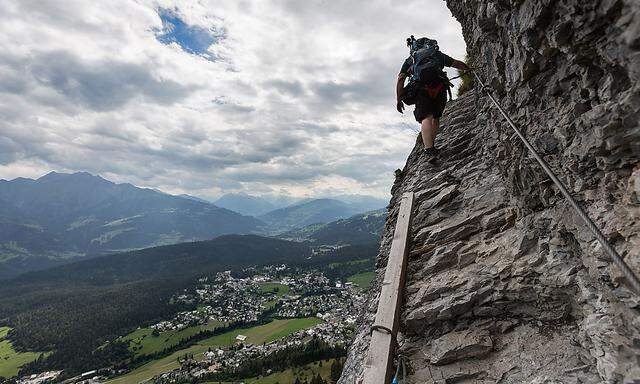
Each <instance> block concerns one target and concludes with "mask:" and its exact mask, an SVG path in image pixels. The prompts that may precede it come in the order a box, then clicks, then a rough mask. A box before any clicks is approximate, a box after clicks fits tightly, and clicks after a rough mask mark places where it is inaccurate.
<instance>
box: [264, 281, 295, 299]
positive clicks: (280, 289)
mask: <svg viewBox="0 0 640 384" xmlns="http://www.w3.org/2000/svg"><path fill="white" fill-rule="evenodd" d="M259 286H260V292H262V293H271V292H274V291H275V293H276V294H277V295H278V296H283V295H284V294H287V293H289V286H287V285H284V284H280V283H260V284H259Z"/></svg>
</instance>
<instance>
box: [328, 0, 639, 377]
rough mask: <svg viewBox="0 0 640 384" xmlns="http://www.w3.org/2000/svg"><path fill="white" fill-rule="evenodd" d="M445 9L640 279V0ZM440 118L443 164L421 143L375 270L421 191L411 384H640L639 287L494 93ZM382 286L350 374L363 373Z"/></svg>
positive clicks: (400, 185) (405, 311) (455, 105)
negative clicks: (516, 130)
mask: <svg viewBox="0 0 640 384" xmlns="http://www.w3.org/2000/svg"><path fill="white" fill-rule="evenodd" d="M446 2H447V5H448V7H449V8H450V10H451V12H452V13H453V15H454V16H455V17H456V18H457V19H458V20H459V21H460V24H461V25H462V30H463V34H464V37H465V40H466V42H467V50H468V54H469V57H470V58H471V61H472V63H473V64H475V65H476V66H477V67H478V68H480V70H479V71H480V76H482V77H483V78H484V79H485V81H486V83H487V84H489V85H491V88H492V89H491V92H492V93H493V95H494V96H495V97H496V98H497V99H498V100H499V102H500V103H501V105H502V106H503V107H504V109H505V110H506V111H507V113H509V114H510V115H511V116H512V118H513V119H514V120H515V121H516V123H517V124H518V125H519V126H520V128H521V129H522V130H523V132H524V134H525V135H526V136H527V138H528V139H529V141H530V142H531V143H533V144H534V145H535V146H536V147H537V148H538V149H539V152H540V153H541V155H542V156H544V158H545V160H546V161H547V162H548V163H549V164H550V166H551V167H552V168H553V169H554V170H555V171H556V172H557V173H558V175H559V177H560V178H561V179H562V180H564V181H565V182H566V184H567V186H568V188H569V189H570V190H571V191H573V194H574V196H575V198H576V199H577V200H578V201H579V204H580V205H582V206H583V208H584V209H585V210H586V211H587V212H588V214H589V215H590V216H591V217H592V218H593V219H594V221H595V222H596V224H597V225H598V226H599V227H600V228H602V230H603V232H604V233H605V236H607V237H608V238H609V239H610V241H611V243H612V245H613V246H614V247H615V248H616V249H617V251H618V252H619V253H620V254H621V255H623V257H624V258H625V260H626V261H627V263H628V264H629V265H630V267H631V268H632V269H634V270H635V271H636V273H637V274H640V254H639V253H638V249H640V123H639V119H640V81H639V80H640V27H639V26H640V2H639V1H637V0H580V1H578V0H559V1H553V0H519V1H496V0H488V1H485V0H464V1H461V0H447V1H446ZM442 48H443V50H445V51H446V47H442ZM441 127H442V130H441V133H440V134H439V135H438V138H437V140H436V145H437V146H438V148H440V149H441V151H440V158H439V161H438V162H436V163H435V164H431V163H428V162H427V161H426V160H425V158H424V155H423V154H422V144H421V141H420V138H418V139H417V140H416V146H415V148H414V149H413V151H412V152H411V154H409V156H408V158H407V162H406V165H405V167H404V169H403V170H402V172H401V177H399V178H398V179H397V180H396V181H395V183H394V185H393V188H392V191H391V192H392V198H391V202H390V205H389V216H388V219H387V225H386V227H385V232H384V235H383V240H382V244H381V248H380V254H379V257H378V260H377V267H378V270H377V273H378V275H379V276H382V275H383V274H384V270H385V268H384V267H385V265H386V259H387V256H388V253H389V248H390V245H391V241H392V237H393V229H394V223H395V218H396V216H397V212H398V209H399V200H400V197H401V196H402V194H403V193H404V192H408V191H413V192H414V193H415V196H416V204H415V211H414V212H413V221H412V228H411V237H412V238H411V240H412V241H411V249H410V253H409V265H408V268H407V276H406V289H405V291H404V301H403V302H404V305H403V307H402V308H401V318H400V329H401V331H402V333H403V340H404V342H403V345H402V351H401V352H402V353H403V354H404V355H405V356H407V358H408V362H409V366H410V375H409V377H408V383H452V382H461V383H466V382H469V383H471V382H477V383H497V382H499V383H501V384H505V383H560V382H562V383H589V384H591V383H593V384H595V383H632V382H640V370H639V369H638V361H640V346H639V344H638V340H640V320H639V319H640V315H639V313H640V312H639V311H640V297H639V296H638V295H636V294H634V293H633V292H631V291H630V290H629V289H628V288H627V286H626V283H625V279H624V276H622V275H621V274H620V272H619V271H618V270H617V267H615V266H614V265H613V264H612V263H611V261H610V260H609V259H608V257H607V256H606V255H605V254H603V252H602V250H601V248H600V246H599V245H598V243H597V242H596V241H595V239H594V237H593V235H592V234H591V233H590V232H589V231H588V230H587V229H586V228H585V226H584V224H583V223H582V222H581V221H580V219H579V218H578V216H577V215H576V214H575V212H573V210H572V209H571V208H570V207H569V206H568V204H567V203H566V202H565V201H564V198H563V196H562V195H561V194H560V193H559V191H558V189H557V187H556V186H555V185H554V184H553V182H551V180H550V179H549V177H548V176H547V175H546V174H545V173H544V172H543V170H542V169H541V168H540V166H539V165H538V164H537V163H536V161H535V160H534V159H533V158H532V157H531V155H530V154H529V153H528V151H527V149H526V148H525V147H524V146H523V144H522V143H521V142H520V140H519V139H518V137H517V136H515V135H514V134H513V132H512V131H511V129H510V128H509V126H508V125H507V124H506V123H505V122H504V120H503V118H502V116H501V115H500V114H499V113H498V111H497V110H496V109H495V108H494V107H493V106H492V105H491V102H490V101H489V99H488V98H487V97H486V96H485V95H483V94H482V92H480V90H478V89H475V90H473V91H471V92H469V93H467V94H466V95H464V96H462V97H460V98H458V99H457V100H454V101H453V102H450V103H449V104H448V105H447V109H446V110H445V114H444V115H443V117H442V120H441ZM380 281H381V279H380V278H378V279H377V281H376V283H374V285H373V286H372V289H371V290H370V292H371V297H370V299H369V301H368V303H367V308H366V310H363V311H362V316H361V318H360V319H359V322H358V329H357V331H356V335H355V337H354V342H353V344H352V345H351V346H350V348H349V357H348V359H347V362H346V365H345V369H344V371H343V376H342V378H341V379H340V383H341V384H343V383H344V384H346V383H348V384H352V383H354V382H357V378H358V377H359V375H360V373H361V371H362V368H363V361H364V359H365V358H366V353H367V348H368V345H367V343H368V340H369V339H368V333H369V327H370V324H371V323H372V320H373V316H374V311H375V308H376V305H377V291H378V290H379V284H380ZM489 335H490V336H489Z"/></svg>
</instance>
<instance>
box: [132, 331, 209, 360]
mask: <svg viewBox="0 0 640 384" xmlns="http://www.w3.org/2000/svg"><path fill="white" fill-rule="evenodd" d="M201 329H202V327H200V326H195V327H188V328H185V329H182V330H179V331H165V332H160V335H159V336H153V335H152V334H151V333H152V332H153V329H151V328H141V329H137V330H135V331H133V332H131V333H130V334H128V335H126V336H123V337H122V338H121V339H120V340H122V341H125V342H126V341H128V342H129V350H131V351H132V352H134V353H135V355H136V356H142V355H149V354H152V353H155V352H159V351H162V350H163V349H165V348H168V347H172V346H174V345H176V344H178V343H179V342H180V341H182V340H183V339H186V338H188V337H191V336H193V335H195V334H196V333H198V332H200V330H201Z"/></svg>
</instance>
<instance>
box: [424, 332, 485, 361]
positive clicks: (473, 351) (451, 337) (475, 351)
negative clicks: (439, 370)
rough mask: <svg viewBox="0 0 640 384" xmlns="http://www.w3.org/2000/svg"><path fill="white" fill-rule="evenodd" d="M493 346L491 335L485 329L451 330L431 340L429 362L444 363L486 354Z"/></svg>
mask: <svg viewBox="0 0 640 384" xmlns="http://www.w3.org/2000/svg"><path fill="white" fill-rule="evenodd" d="M492 348H493V343H492V342H491V336H490V335H489V332H488V331H485V330H466V331H460V332H451V333H447V334H446V335H444V336H442V337H439V338H437V339H435V340H433V342H432V344H431V363H432V364H435V365H444V364H449V363H451V362H454V361H456V360H461V359H466V358H469V357H478V356H484V355H486V354H487V353H488V352H489V351H491V349H492Z"/></svg>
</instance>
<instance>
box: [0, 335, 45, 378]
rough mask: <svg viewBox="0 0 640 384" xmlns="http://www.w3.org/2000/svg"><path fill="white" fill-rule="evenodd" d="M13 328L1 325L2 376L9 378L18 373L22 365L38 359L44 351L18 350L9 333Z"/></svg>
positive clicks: (0, 364) (0, 361) (0, 365)
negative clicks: (8, 337) (9, 337)
mask: <svg viewBox="0 0 640 384" xmlns="http://www.w3.org/2000/svg"><path fill="white" fill-rule="evenodd" d="M10 330H11V328H9V327H0V377H5V378H9V377H12V376H15V375H17V374H18V371H20V367H22V366H23V365H25V364H27V363H30V362H32V361H34V360H36V359H37V358H38V357H40V355H42V352H17V351H16V350H15V349H13V344H11V341H9V340H7V334H8V333H9V331H10Z"/></svg>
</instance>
